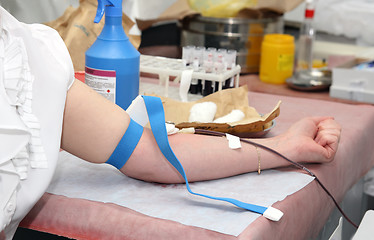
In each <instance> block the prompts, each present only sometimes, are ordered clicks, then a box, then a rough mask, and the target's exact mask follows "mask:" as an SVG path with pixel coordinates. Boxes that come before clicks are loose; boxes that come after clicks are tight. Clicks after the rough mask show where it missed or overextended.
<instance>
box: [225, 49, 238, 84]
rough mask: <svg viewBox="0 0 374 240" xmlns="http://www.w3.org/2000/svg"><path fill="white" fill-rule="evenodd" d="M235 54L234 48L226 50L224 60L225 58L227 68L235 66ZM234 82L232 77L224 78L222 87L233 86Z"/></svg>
mask: <svg viewBox="0 0 374 240" xmlns="http://www.w3.org/2000/svg"><path fill="white" fill-rule="evenodd" d="M236 55H237V51H236V50H234V49H229V50H227V54H226V60H227V66H228V68H229V69H233V68H235V66H236ZM234 82H235V79H234V77H232V78H230V79H228V80H226V82H225V87H224V88H230V87H231V88H232V87H234Z"/></svg>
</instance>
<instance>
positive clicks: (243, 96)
mask: <svg viewBox="0 0 374 240" xmlns="http://www.w3.org/2000/svg"><path fill="white" fill-rule="evenodd" d="M160 98H161V99H162V103H163V106H164V110H165V120H166V121H167V122H169V123H174V124H175V127H176V128H178V129H187V128H195V129H205V130H211V131H218V132H223V133H229V134H232V135H236V136H239V137H246V138H249V137H262V136H265V135H266V134H267V133H268V132H269V131H270V130H271V129H272V128H273V127H274V126H275V118H276V117H278V116H279V114H280V104H281V101H279V102H277V103H276V104H275V107H274V108H273V110H272V111H270V112H269V113H266V114H263V115H262V114H259V113H258V112H257V111H256V109H255V108H254V107H251V106H250V105H249V103H248V89H247V87H246V86H243V87H239V88H230V89H225V90H222V91H218V92H216V93H213V94H211V95H208V96H206V97H204V98H201V99H199V100H197V101H193V102H180V101H176V100H173V99H170V98H167V97H160Z"/></svg>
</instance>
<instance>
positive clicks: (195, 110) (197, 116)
mask: <svg viewBox="0 0 374 240" xmlns="http://www.w3.org/2000/svg"><path fill="white" fill-rule="evenodd" d="M216 112H217V105H216V104H215V103H214V102H202V103H196V104H194V105H193V106H192V108H191V109H190V117H189V119H188V121H189V122H202V123H208V122H212V121H213V119H214V116H215V115H216Z"/></svg>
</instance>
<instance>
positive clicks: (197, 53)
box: [193, 46, 205, 66]
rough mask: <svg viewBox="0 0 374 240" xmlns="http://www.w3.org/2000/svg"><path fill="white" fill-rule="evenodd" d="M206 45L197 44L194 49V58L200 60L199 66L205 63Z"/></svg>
mask: <svg viewBox="0 0 374 240" xmlns="http://www.w3.org/2000/svg"><path fill="white" fill-rule="evenodd" d="M204 51H205V47H201V46H197V47H196V48H195V49H194V51H193V55H194V56H193V59H194V60H197V61H198V66H202V65H203V59H204Z"/></svg>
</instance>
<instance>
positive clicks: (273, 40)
mask: <svg viewBox="0 0 374 240" xmlns="http://www.w3.org/2000/svg"><path fill="white" fill-rule="evenodd" d="M294 58H295V39H294V37H293V36H291V35H288V34H267V35H265V37H264V40H263V42H262V46H261V60H260V80H261V81H263V82H266V83H274V84H283V83H285V82H286V79H287V78H289V77H291V76H292V74H293V68H294Z"/></svg>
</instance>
